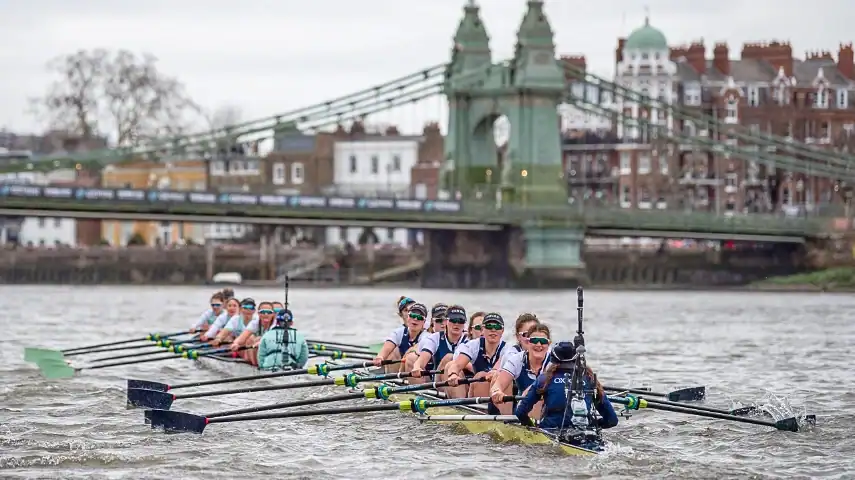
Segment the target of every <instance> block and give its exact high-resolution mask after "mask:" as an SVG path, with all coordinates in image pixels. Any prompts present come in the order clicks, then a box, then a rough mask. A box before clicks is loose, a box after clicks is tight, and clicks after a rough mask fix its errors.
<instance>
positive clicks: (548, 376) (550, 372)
mask: <svg viewBox="0 0 855 480" xmlns="http://www.w3.org/2000/svg"><path fill="white" fill-rule="evenodd" d="M558 365H559V363H558V362H551V363H550V364H549V366H548V367H546V371H545V372H544V373H543V375H544V377H543V384H542V385H540V386H539V387H538V388H537V394H538V395H539V396H541V397H542V396H543V393H544V392H546V387H547V386H549V384H550V383H552V377H554V376H555V371H556V370H558Z"/></svg>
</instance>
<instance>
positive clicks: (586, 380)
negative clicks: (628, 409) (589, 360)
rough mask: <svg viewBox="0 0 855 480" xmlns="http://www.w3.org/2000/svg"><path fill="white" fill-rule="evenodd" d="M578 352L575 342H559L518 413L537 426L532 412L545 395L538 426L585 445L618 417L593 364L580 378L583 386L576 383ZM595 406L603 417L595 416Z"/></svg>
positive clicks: (525, 420)
mask: <svg viewBox="0 0 855 480" xmlns="http://www.w3.org/2000/svg"><path fill="white" fill-rule="evenodd" d="M575 355H576V347H574V346H573V343H571V342H561V343H559V344H558V345H556V346H555V348H553V349H552V353H551V354H550V355H549V365H548V366H547V367H546V370H545V371H544V372H543V373H542V374H541V375H539V376H538V377H537V381H535V383H534V384H533V385H532V386H531V388H529V390H528V393H526V394H525V396H524V398H523V399H522V400H520V403H519V405H517V408H516V411H515V412H514V414H515V415H516V416H517V418H519V420H520V422H521V423H522V424H523V425H528V426H534V422H533V421H532V420H531V418H530V417H529V413H531V410H532V408H533V407H534V404H535V403H537V402H538V401H540V400H541V399H542V400H543V404H544V405H543V412H542V415H541V419H540V422H539V423H538V424H537V426H538V427H540V428H542V429H544V430H548V431H549V430H552V431H555V432H554V433H556V434H558V435H559V436H561V437H563V438H564V439H565V440H566V441H569V442H570V443H574V444H577V445H579V444H582V445H584V444H585V443H588V442H587V441H589V440H591V439H592V438H594V437H598V435H597V433H598V432H597V430H599V429H600V428H612V427H614V426H616V425H617V424H618V417H617V413H615V409H614V407H612V404H611V402H610V401H609V399H608V397H607V396H606V394H605V392H604V391H603V386H602V385H601V384H600V382H599V381H598V380H597V376H596V375H595V374H594V372H593V371H592V370H591V369H590V367H585V371H584V374H583V375H582V377H581V379H580V380H581V388H579V387H578V386H574V385H573V373H574V371H575V369H576V361H575V360H576V358H575ZM574 388H576V390H575V391H574ZM579 390H581V391H579ZM594 410H596V411H597V413H599V415H600V418H595V417H594Z"/></svg>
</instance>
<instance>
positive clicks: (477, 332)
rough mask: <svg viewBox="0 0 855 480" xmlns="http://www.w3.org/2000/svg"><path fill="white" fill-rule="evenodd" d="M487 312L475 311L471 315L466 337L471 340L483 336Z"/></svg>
mask: <svg viewBox="0 0 855 480" xmlns="http://www.w3.org/2000/svg"><path fill="white" fill-rule="evenodd" d="M484 315H486V313H485V312H475V313H473V314H472V316H471V317H469V328H467V329H466V337H467V338H468V339H469V340H477V339H479V338H481V333H482V329H483V328H484V327H483V325H482V324H483V323H484Z"/></svg>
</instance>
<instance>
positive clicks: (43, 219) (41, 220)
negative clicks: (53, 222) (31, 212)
mask: <svg viewBox="0 0 855 480" xmlns="http://www.w3.org/2000/svg"><path fill="white" fill-rule="evenodd" d="M39 228H45V217H39Z"/></svg>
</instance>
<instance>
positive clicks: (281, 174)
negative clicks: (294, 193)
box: [273, 163, 285, 185]
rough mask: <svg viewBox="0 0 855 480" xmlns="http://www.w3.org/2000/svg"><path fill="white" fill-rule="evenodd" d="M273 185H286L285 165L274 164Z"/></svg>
mask: <svg viewBox="0 0 855 480" xmlns="http://www.w3.org/2000/svg"><path fill="white" fill-rule="evenodd" d="M273 184H274V185H285V164H284V163H274V164H273Z"/></svg>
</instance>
